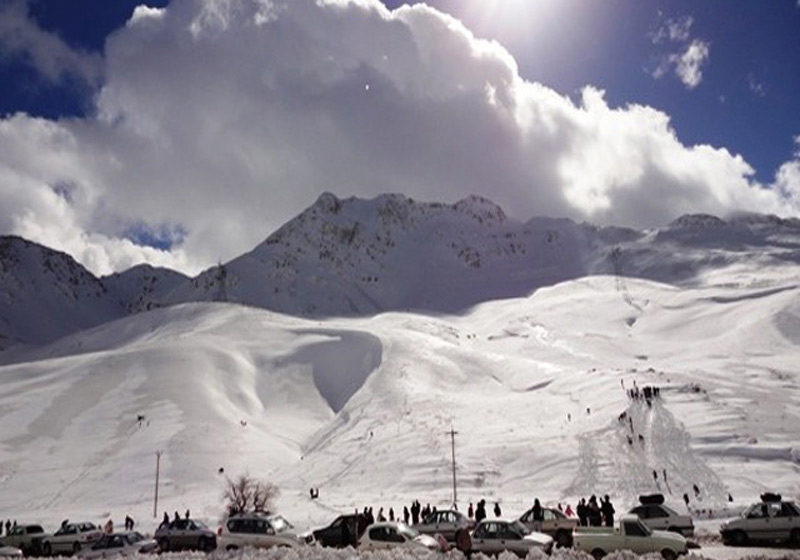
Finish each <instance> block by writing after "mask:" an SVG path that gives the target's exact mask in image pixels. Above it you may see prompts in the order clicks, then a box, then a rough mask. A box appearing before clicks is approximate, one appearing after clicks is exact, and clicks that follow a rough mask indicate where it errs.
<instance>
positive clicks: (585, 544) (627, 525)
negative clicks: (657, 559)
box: [573, 514, 687, 560]
mask: <svg viewBox="0 0 800 560" xmlns="http://www.w3.org/2000/svg"><path fill="white" fill-rule="evenodd" d="M573 546H574V547H575V548H576V549H577V550H582V551H584V552H588V553H589V554H591V555H592V556H594V558H595V559H596V560H600V558H602V557H603V556H605V555H606V554H608V553H609V552H615V551H617V550H630V551H632V552H635V553H636V554H647V553H651V552H656V553H660V554H661V556H662V557H663V558H664V560H675V559H676V558H677V557H678V556H679V555H681V554H686V550H687V545H686V537H684V536H683V535H681V534H678V533H671V532H668V531H653V530H652V529H650V528H649V527H648V526H647V525H645V524H644V523H643V522H642V520H641V519H639V517H637V516H636V515H632V514H628V515H623V516H622V517H621V518H620V519H619V520H617V522H616V525H615V526H614V527H578V528H577V529H575V533H574V534H573Z"/></svg>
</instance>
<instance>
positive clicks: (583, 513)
mask: <svg viewBox="0 0 800 560" xmlns="http://www.w3.org/2000/svg"><path fill="white" fill-rule="evenodd" d="M577 509H578V524H579V525H580V526H581V527H586V526H588V525H589V523H588V522H587V520H588V518H589V515H588V512H587V510H586V498H581V501H580V502H578V505H577Z"/></svg>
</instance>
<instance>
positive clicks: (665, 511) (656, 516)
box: [630, 503, 694, 537]
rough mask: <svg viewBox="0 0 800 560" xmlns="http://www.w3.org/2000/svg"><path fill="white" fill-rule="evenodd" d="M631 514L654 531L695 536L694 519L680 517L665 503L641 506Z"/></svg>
mask: <svg viewBox="0 0 800 560" xmlns="http://www.w3.org/2000/svg"><path fill="white" fill-rule="evenodd" d="M630 513H632V514H634V515H638V516H639V519H641V520H642V523H644V524H645V525H647V526H648V527H649V528H650V529H651V530H653V531H670V532H672V533H680V534H681V535H683V536H684V537H691V536H693V535H694V523H693V522H692V518H691V517H690V516H688V515H680V514H679V513H678V512H676V511H675V510H674V509H672V508H669V507H667V506H665V505H664V504H663V503H661V504H659V503H648V504H641V505H638V506H636V507H635V508H633V509H632V510H631V511H630Z"/></svg>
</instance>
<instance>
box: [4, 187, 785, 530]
mask: <svg viewBox="0 0 800 560" xmlns="http://www.w3.org/2000/svg"><path fill="white" fill-rule="evenodd" d="M798 243H800V223H798V221H796V220H781V219H778V218H774V217H769V216H752V215H748V216H739V217H734V218H731V219H728V220H726V221H723V220H721V219H719V218H715V217H710V216H701V215H696V216H685V217H682V218H680V219H678V220H676V221H675V222H673V223H672V224H670V225H669V226H666V227H664V228H660V229H658V230H652V231H645V232H638V231H634V230H630V229H625V228H597V227H594V226H591V225H587V224H575V223H574V222H571V221H568V220H554V219H544V218H537V219H533V220H530V221H528V222H526V223H520V222H515V221H514V220H511V219H509V218H508V217H506V216H505V214H504V213H503V212H502V211H501V210H500V209H499V208H498V207H496V206H495V205H493V204H492V203H491V202H489V201H487V200H485V199H480V198H470V199H467V200H464V201H461V202H459V203H457V204H454V205H443V204H423V203H417V202H413V201H411V200H409V199H405V198H403V197H400V196H384V197H379V198H378V199H375V200H369V201H364V200H357V199H349V200H339V199H336V198H335V197H333V196H332V195H325V196H323V197H321V198H320V199H319V200H318V201H317V202H316V203H315V204H314V205H313V206H312V207H311V208H309V209H308V210H307V211H305V212H304V213H303V214H301V215H300V216H298V217H297V218H296V219H294V220H292V221H290V222H289V223H287V224H286V225H285V226H284V227H283V228H281V229H280V230H279V231H277V232H276V233H275V234H273V235H272V236H270V237H269V238H268V239H267V240H266V241H265V242H264V243H263V244H261V245H260V246H258V247H257V248H255V249H254V250H253V251H252V252H251V253H248V254H247V255H244V256H242V257H240V258H238V259H235V260H233V261H231V262H229V263H226V264H225V265H224V266H222V267H217V268H215V269H212V270H210V271H207V272H206V273H204V274H202V275H200V276H198V277H197V278H193V279H186V278H184V277H181V276H180V275H178V274H176V273H170V272H169V271H163V270H158V269H151V268H148V267H138V268H136V269H133V270H131V271H127V272H125V273H122V274H120V275H114V276H112V277H106V278H102V279H97V278H94V277H93V276H92V275H91V274H89V273H88V272H87V271H85V270H84V269H83V268H82V267H80V266H79V265H77V264H76V263H75V262H74V261H73V260H72V259H71V258H69V257H68V256H66V255H63V254H60V253H56V252H53V251H49V250H47V249H45V248H42V247H40V246H37V245H34V244H31V243H28V242H25V241H24V240H21V239H18V238H4V239H3V240H2V243H0V263H2V271H0V274H2V277H0V296H1V297H0V304H1V305H2V307H0V311H1V312H2V314H1V315H0V317H2V328H3V329H4V330H3V331H2V332H3V333H6V334H5V336H6V337H7V338H6V341H7V342H8V341H12V340H15V339H16V340H23V341H27V342H29V344H28V345H27V346H20V347H17V348H13V349H8V350H6V351H4V352H2V353H0V363H1V364H5V365H0V495H2V496H3V505H4V510H7V511H8V512H9V513H7V514H6V515H13V516H14V517H17V518H18V519H21V520H22V519H30V520H41V521H44V522H45V523H47V524H49V526H52V525H54V524H56V523H57V522H59V521H60V520H61V519H64V518H65V517H69V518H72V519H78V518H81V519H89V520H94V521H101V520H105V519H106V518H108V517H109V516H112V517H113V518H114V519H115V520H117V521H118V520H119V519H121V517H123V516H124V515H125V514H128V513H129V514H132V515H133V516H134V517H136V518H137V519H139V520H149V519H152V514H153V490H154V474H155V462H156V452H159V451H160V452H161V453H162V455H161V463H160V468H161V470H160V476H161V479H160V480H161V484H160V488H159V505H158V509H159V513H158V517H160V515H161V512H163V511H165V510H166V511H170V512H171V511H174V510H179V511H184V510H185V509H186V508H187V507H188V508H191V510H192V512H193V513H195V514H196V515H199V516H201V517H204V518H206V519H207V520H209V521H210V522H211V523H215V522H216V520H217V518H218V516H219V514H220V513H221V504H220V502H221V500H220V494H221V491H222V487H223V485H224V481H225V476H226V475H233V476H235V475H237V474H239V473H243V472H248V473H250V474H251V475H253V476H257V477H263V478H267V479H269V480H270V481H272V482H275V483H276V484H278V486H279V487H280V489H281V491H282V496H281V498H280V499H279V502H278V504H277V506H278V508H279V509H280V511H282V512H283V513H285V514H286V515H287V516H288V517H289V518H290V519H292V520H293V521H294V522H295V523H296V524H297V525H299V526H301V527H304V526H308V525H311V524H318V523H320V522H322V521H325V520H326V519H329V518H330V517H332V515H333V514H334V513H335V512H341V511H351V510H352V509H353V508H354V507H363V506H365V505H374V506H376V507H380V506H383V507H385V508H387V509H388V507H394V509H395V511H396V512H397V511H400V509H401V508H402V505H404V504H407V503H410V501H411V500H412V499H415V498H417V499H420V500H422V501H423V502H428V501H430V503H432V504H436V505H439V506H442V505H447V504H449V503H450V502H451V501H452V499H453V495H452V487H451V484H452V478H451V477H452V474H451V471H450V468H451V464H450V439H449V435H447V432H448V431H449V430H450V429H451V428H454V429H455V430H456V431H457V432H458V434H457V435H456V454H457V458H458V459H457V462H458V469H457V475H458V481H459V482H458V497H459V502H460V503H461V504H462V506H463V505H464V504H466V503H467V502H469V501H473V502H475V501H476V500H478V499H480V498H486V499H487V500H491V501H499V502H500V503H501V505H502V506H503V509H504V512H505V513H506V514H508V515H514V514H519V513H521V512H522V511H524V509H526V507H528V506H529V505H530V502H531V500H532V498H533V497H540V498H541V499H542V500H543V501H544V502H545V503H553V504H554V503H557V502H569V503H572V504H573V506H574V503H575V501H576V500H577V499H578V498H579V497H582V496H587V495H589V494H591V493H601V494H605V493H609V494H611V495H612V497H613V498H614V500H615V503H616V504H617V508H618V511H621V510H622V509H624V508H626V507H629V506H631V505H633V503H634V502H635V497H636V495H637V494H639V493H649V492H654V491H660V492H663V493H664V494H665V495H666V496H667V501H668V502H669V503H671V504H672V505H674V506H675V507H676V508H677V509H681V510H685V507H684V505H683V502H682V499H681V497H682V495H683V494H684V493H685V492H688V493H689V494H690V495H691V497H692V498H691V499H692V503H691V507H692V508H693V510H696V511H700V510H704V511H708V510H714V511H715V512H719V511H720V510H721V509H723V510H724V509H725V508H730V507H737V506H741V505H742V504H745V503H747V501H749V500H750V499H752V498H754V497H755V496H757V495H758V493H760V492H761V491H763V490H767V489H769V490H777V491H779V492H781V493H783V494H784V495H785V496H789V497H795V498H797V497H800V483H798V480H800V479H798V477H797V474H798V472H799V471H800V440H798V435H797V434H798V432H797V430H796V426H797V425H798V421H799V420H800V404H799V403H800V394H799V392H800V389H799V388H800V378H799V377H798V375H797V372H796V359H797V353H798V345H800V297H798V296H799V295H800V292H798V267H797V261H798V258H800V252H799V251H798ZM196 300H215V301H217V302H216V303H214V302H208V301H206V302H202V301H200V302H198V301H196ZM229 302H240V303H246V304H248V305H247V306H243V305H239V304H232V303H229ZM167 304H172V305H169V306H167ZM263 307H266V308H273V309H274V310H278V311H282V313H278V312H276V311H274V310H272V311H271V310H267V309H262V308H263ZM412 310H413V311H412ZM378 312H380V313H378ZM67 333H70V334H67ZM44 341H49V342H48V343H46V344H45V343H44ZM634 383H636V384H637V386H638V387H644V386H646V385H650V386H658V387H660V388H661V398H660V399H657V400H655V401H653V402H651V404H650V406H648V405H647V404H646V403H645V402H643V401H631V400H630V399H629V398H628V395H627V392H626V390H628V389H630V388H632V387H633V386H634ZM623 412H625V414H626V418H630V419H631V420H630V422H629V423H626V422H621V421H619V420H618V418H619V416H620V414H621V413H623ZM140 417H142V418H141V419H140ZM639 436H641V438H639ZM628 437H630V438H631V439H630V440H629V439H628ZM220 469H223V473H220ZM653 471H656V473H657V474H658V476H657V477H654V476H653ZM664 471H666V472H667V473H668V480H664V479H663V474H662V473H663V472H664ZM695 484H696V485H697V486H698V488H699V489H700V493H699V495H695V494H694V493H693V491H692V489H691V488H692V486H693V485H695ZM311 486H315V487H319V488H320V492H321V493H320V499H319V500H314V501H311V500H309V499H308V488H309V487H311ZM728 494H731V495H732V496H733V497H734V498H735V501H734V503H733V504H730V503H729V502H728ZM153 522H154V521H153ZM145 528H147V525H145Z"/></svg>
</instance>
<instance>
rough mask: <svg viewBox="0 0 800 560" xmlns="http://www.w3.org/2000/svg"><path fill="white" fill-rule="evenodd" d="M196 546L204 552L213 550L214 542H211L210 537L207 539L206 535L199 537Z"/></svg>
mask: <svg viewBox="0 0 800 560" xmlns="http://www.w3.org/2000/svg"><path fill="white" fill-rule="evenodd" d="M197 546H198V548H199V549H200V550H203V551H205V552H211V551H212V550H214V543H213V542H211V539H207V538H206V537H200V540H198V541H197Z"/></svg>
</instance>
